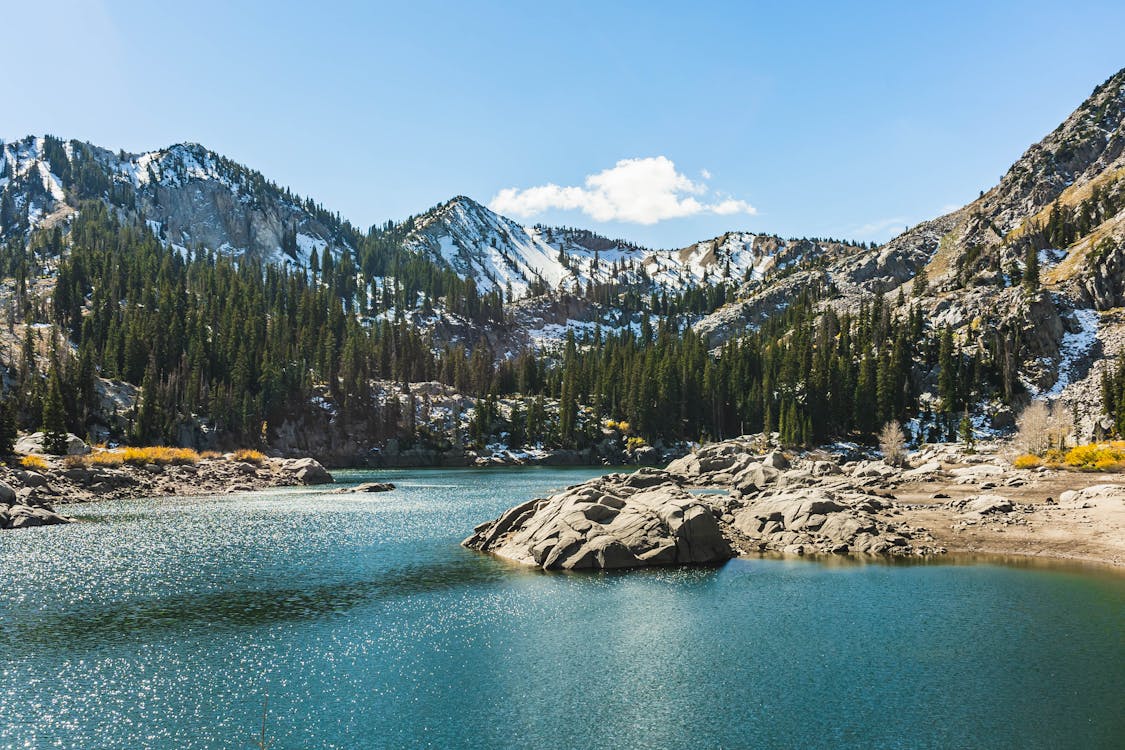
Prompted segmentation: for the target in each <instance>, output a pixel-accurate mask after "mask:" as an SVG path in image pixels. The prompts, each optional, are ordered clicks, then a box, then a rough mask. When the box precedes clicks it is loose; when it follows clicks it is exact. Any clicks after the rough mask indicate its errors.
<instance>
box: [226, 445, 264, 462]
mask: <svg viewBox="0 0 1125 750" xmlns="http://www.w3.org/2000/svg"><path fill="white" fill-rule="evenodd" d="M233 458H234V460H235V461H242V462H243V463H248V464H260V463H262V462H263V461H265V460H266V454H265V453H262V452H261V451H256V450H254V449H252V448H241V449H239V450H236V451H235V452H234V456H233Z"/></svg>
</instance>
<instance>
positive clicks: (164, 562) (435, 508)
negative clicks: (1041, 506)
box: [0, 468, 1125, 750]
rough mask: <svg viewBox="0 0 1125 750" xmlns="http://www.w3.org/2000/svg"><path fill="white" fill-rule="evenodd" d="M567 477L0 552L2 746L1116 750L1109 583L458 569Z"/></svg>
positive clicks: (125, 516)
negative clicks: (513, 508) (485, 538)
mask: <svg viewBox="0 0 1125 750" xmlns="http://www.w3.org/2000/svg"><path fill="white" fill-rule="evenodd" d="M595 473H597V471H596V470H589V469H548V468H525V469H496V470H402V471H379V472H339V473H337V478H338V480H340V481H345V482H358V481H366V480H373V479H378V480H380V481H392V482H395V483H396V484H398V486H399V489H398V490H396V491H394V492H391V493H385V494H374V495H338V494H330V492H329V490H326V489H323V488H315V489H310V488H288V489H279V490H269V491H263V492H260V493H253V494H244V495H236V496H224V497H218V498H171V499H159V500H133V501H106V502H100V503H93V504H88V505H81V506H70V507H69V508H68V509H67V510H68V512H70V513H72V514H76V515H79V516H81V517H82V518H83V519H84V520H85V521H86V522H85V523H81V524H73V525H70V526H56V527H49V528H40V529H29V530H21V531H9V532H0V651H2V653H3V662H2V664H0V748H52V747H60V748H130V749H132V748H249V747H254V746H255V745H254V742H255V738H256V735H257V733H258V732H259V731H260V727H261V723H262V718H263V703H264V701H266V700H267V698H268V707H267V709H266V711H265V718H266V724H267V731H268V734H269V736H270V738H271V739H273V740H274V744H273V745H272V747H273V748H275V750H276V749H280V748H411V747H434V748H461V747H465V748H491V747H496V748H547V747H559V748H671V747H681V746H691V747H699V748H760V747H786V748H788V747H802V746H804V747H864V748H868V747H882V748H955V747H967V748H977V747H980V748H1071V747H1073V748H1098V747H1105V748H1110V747H1114V748H1120V747H1122V746H1125V576H1122V575H1118V574H1114V573H1105V572H1098V571H1096V570H1080V569H1074V568H1065V567H1057V568H1056V567H1027V566H1011V565H1001V564H981V563H971V564H970V563H966V562H964V561H953V560H940V561H938V562H937V563H932V562H931V563H927V564H889V563H876V562H871V563H867V564H860V563H846V562H844V561H836V562H834V563H832V564H826V563H817V562H811V561H807V560H781V559H743V560H735V561H731V562H730V563H727V564H726V565H724V566H722V567H717V568H690V569H682V568H681V569H660V570H644V571H633V572H616V573H602V574H583V575H578V574H556V573H550V574H548V573H543V572H541V571H535V570H527V569H523V568H519V567H515V566H513V565H511V564H508V563H505V562H503V561H501V560H497V559H494V558H491V557H487V556H484V555H481V554H479V553H475V552H471V551H468V550H465V549H463V548H461V547H460V546H459V542H460V540H461V539H462V538H464V537H465V536H467V535H468V534H469V533H470V531H471V530H472V527H473V526H474V525H476V524H478V523H480V522H481V521H484V520H487V519H489V518H492V517H494V516H495V515H497V514H498V513H499V512H500V511H502V510H504V509H505V508H507V507H509V506H510V505H513V504H515V503H517V502H520V501H523V500H525V499H528V498H530V497H533V496H536V495H543V494H544V493H546V492H549V491H550V490H552V489H557V488H561V487H564V486H566V485H569V484H574V483H576V482H579V481H582V480H583V479H585V478H588V477H590V476H593V475H594V474H595Z"/></svg>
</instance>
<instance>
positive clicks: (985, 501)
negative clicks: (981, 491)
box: [946, 495, 1013, 516]
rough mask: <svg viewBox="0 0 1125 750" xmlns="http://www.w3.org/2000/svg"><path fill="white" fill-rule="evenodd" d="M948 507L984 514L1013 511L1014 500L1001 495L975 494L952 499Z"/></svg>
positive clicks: (964, 511)
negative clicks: (961, 498) (960, 498)
mask: <svg viewBox="0 0 1125 750" xmlns="http://www.w3.org/2000/svg"><path fill="white" fill-rule="evenodd" d="M946 507H948V508H950V509H951V510H956V511H960V512H962V513H976V514H979V515H982V516H985V515H989V514H995V513H1011V512H1012V508H1013V506H1012V501H1011V500H1009V499H1008V498H1006V497H1002V496H1000V495H973V496H971V497H967V498H965V499H963V500H952V501H950V502H948V503H946Z"/></svg>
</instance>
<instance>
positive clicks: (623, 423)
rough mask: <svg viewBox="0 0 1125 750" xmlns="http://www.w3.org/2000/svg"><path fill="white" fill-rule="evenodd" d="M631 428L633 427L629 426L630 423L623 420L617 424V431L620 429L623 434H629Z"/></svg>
mask: <svg viewBox="0 0 1125 750" xmlns="http://www.w3.org/2000/svg"><path fill="white" fill-rule="evenodd" d="M631 426H632V425H630V424H629V423H628V422H626V421H625V420H621V421H620V422H618V423H617V429H618V430H620V431H621V432H628V431H629V428H630V427H631Z"/></svg>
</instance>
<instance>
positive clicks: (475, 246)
mask: <svg viewBox="0 0 1125 750" xmlns="http://www.w3.org/2000/svg"><path fill="white" fill-rule="evenodd" d="M409 223H410V225H411V227H412V228H411V231H410V232H409V233H408V234H407V237H406V239H405V240H404V241H403V246H404V247H406V248H407V249H410V250H412V251H414V252H417V253H419V254H423V255H425V256H427V257H429V258H431V259H432V260H433V261H434V262H435V263H438V264H441V265H444V266H446V267H448V268H450V269H452V270H454V271H455V272H456V273H458V274H459V275H460V276H462V277H463V278H472V279H473V280H474V282H475V283H476V286H477V289H478V290H480V291H482V292H487V291H494V290H500V291H504V290H508V289H510V290H511V293H512V294H511V295H510V296H509V298H511V299H517V298H521V297H525V296H527V295H528V294H529V293H531V292H536V291H538V292H540V293H542V292H543V291H548V290H550V291H559V290H569V291H573V290H575V289H577V288H578V285H582V286H583V287H585V286H588V285H589V284H591V283H596V284H618V285H623V286H632V287H639V288H641V289H643V290H645V291H664V292H683V291H685V290H688V289H692V288H697V287H700V286H706V285H710V284H734V285H741V284H747V283H749V284H754V283H758V282H761V281H762V280H763V279H764V278H765V277H766V276H767V275H768V274H770V273H771V272H775V271H779V270H783V269H786V268H788V267H789V266H791V265H793V264H794V263H796V262H798V261H802V260H805V261H813V260H815V259H817V258H820V257H822V256H824V255H825V254H830V253H839V252H840V251H841V250H843V249H844V248H852V249H859V246H858V245H850V244H848V243H841V242H838V241H826V242H819V241H810V240H782V239H781V238H779V237H776V236H771V235H764V234H754V233H750V232H728V233H726V234H723V235H721V236H719V237H716V238H713V239H709V240H704V241H701V242H697V243H695V244H692V245H689V246H688V247H685V248H678V249H674V250H657V249H651V248H645V247H640V246H638V245H635V244H633V243H629V242H626V241H623V240H613V239H609V238H606V237H603V236H601V235H598V234H595V233H593V232H590V231H588V230H582V229H572V228H563V227H547V226H542V225H535V226H523V225H521V224H519V223H517V222H515V221H513V220H512V219H509V218H506V217H504V216H501V215H499V214H497V213H495V212H493V211H491V210H490V209H488V208H486V207H485V206H483V205H481V204H480V203H477V202H476V201H474V200H472V199H471V198H467V197H465V196H457V197H455V198H453V199H452V200H450V201H448V202H446V203H443V204H441V205H439V206H437V207H435V208H433V209H431V210H429V211H427V212H425V213H424V214H421V215H420V216H418V217H415V218H413V219H411V220H410V222H409Z"/></svg>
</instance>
